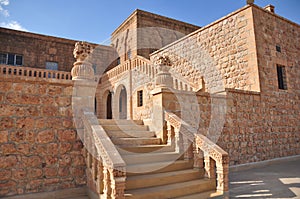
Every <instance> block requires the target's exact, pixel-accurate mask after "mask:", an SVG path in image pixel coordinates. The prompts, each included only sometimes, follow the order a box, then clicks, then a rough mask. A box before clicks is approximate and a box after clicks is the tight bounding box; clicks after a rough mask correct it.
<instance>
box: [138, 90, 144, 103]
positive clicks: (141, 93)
mask: <svg viewBox="0 0 300 199" xmlns="http://www.w3.org/2000/svg"><path fill="white" fill-rule="evenodd" d="M137 106H138V107H141V106H143V91H142V90H140V91H138V92H137Z"/></svg>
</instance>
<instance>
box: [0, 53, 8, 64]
mask: <svg viewBox="0 0 300 199" xmlns="http://www.w3.org/2000/svg"><path fill="white" fill-rule="evenodd" d="M0 64H7V54H4V53H0Z"/></svg>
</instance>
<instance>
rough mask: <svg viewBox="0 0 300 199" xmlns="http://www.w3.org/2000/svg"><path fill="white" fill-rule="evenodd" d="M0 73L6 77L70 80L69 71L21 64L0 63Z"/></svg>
mask: <svg viewBox="0 0 300 199" xmlns="http://www.w3.org/2000/svg"><path fill="white" fill-rule="evenodd" d="M0 75H4V76H7V77H13V76H15V77H26V78H27V77H29V78H44V79H59V80H71V79H72V77H71V73H70V72H65V71H56V70H44V69H38V68H30V67H23V66H8V65H0Z"/></svg>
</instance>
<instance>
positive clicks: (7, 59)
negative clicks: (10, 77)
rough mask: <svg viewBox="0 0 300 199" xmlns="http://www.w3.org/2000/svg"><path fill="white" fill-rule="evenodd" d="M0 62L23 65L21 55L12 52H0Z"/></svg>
mask: <svg viewBox="0 0 300 199" xmlns="http://www.w3.org/2000/svg"><path fill="white" fill-rule="evenodd" d="M0 64H7V65H13V66H21V65H23V56H22V55H16V54H12V53H0Z"/></svg>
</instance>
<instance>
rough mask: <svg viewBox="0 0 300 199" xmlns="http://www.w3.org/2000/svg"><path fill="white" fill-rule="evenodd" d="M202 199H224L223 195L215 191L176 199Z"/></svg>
mask: <svg viewBox="0 0 300 199" xmlns="http://www.w3.org/2000/svg"><path fill="white" fill-rule="evenodd" d="M200 198H212V199H222V198H224V197H223V194H222V193H220V192H216V191H215V190H213V191H206V192H202V193H196V194H192V195H187V196H181V197H176V198H175V199H200Z"/></svg>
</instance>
